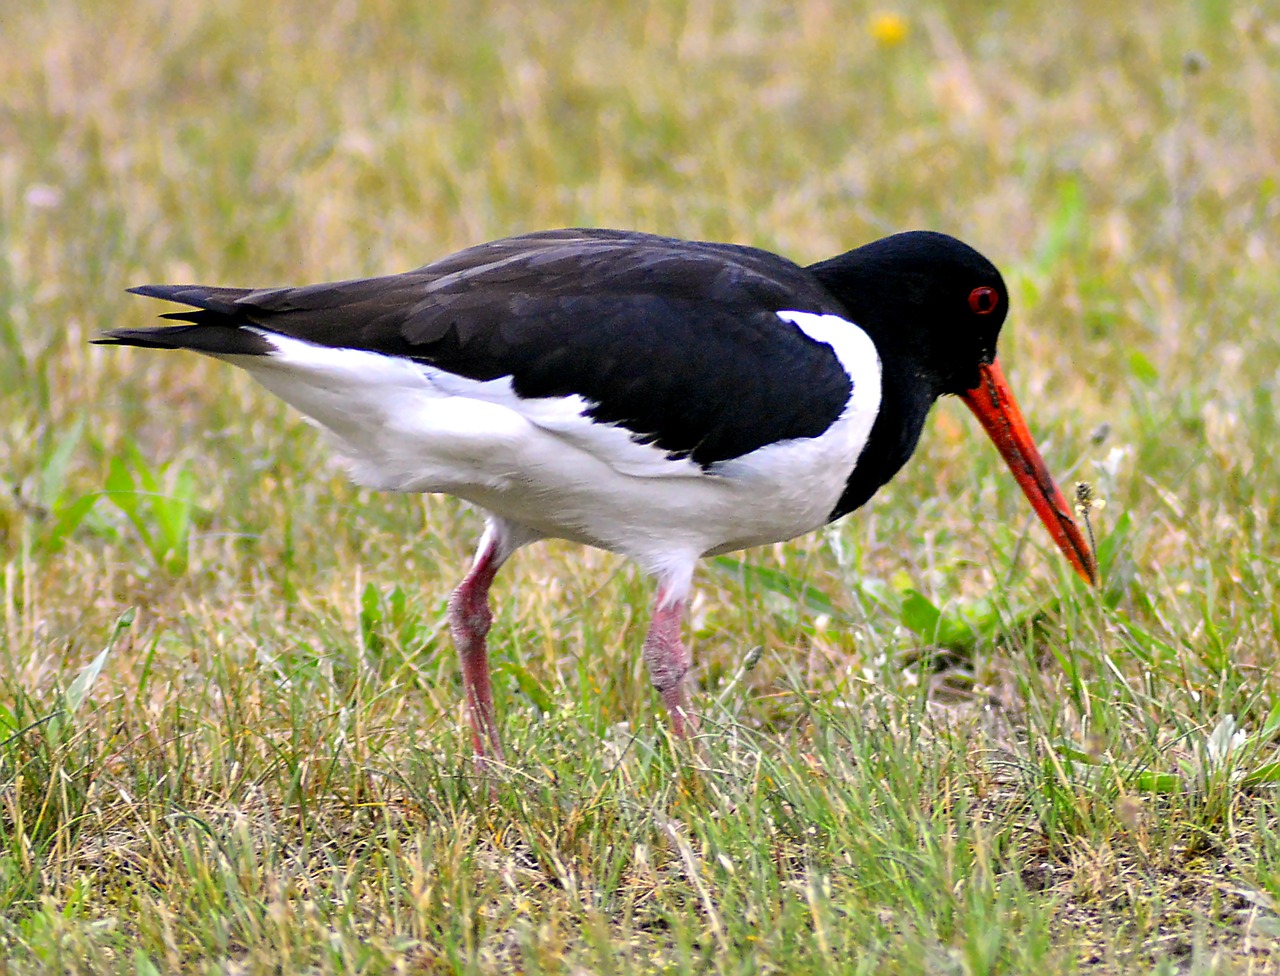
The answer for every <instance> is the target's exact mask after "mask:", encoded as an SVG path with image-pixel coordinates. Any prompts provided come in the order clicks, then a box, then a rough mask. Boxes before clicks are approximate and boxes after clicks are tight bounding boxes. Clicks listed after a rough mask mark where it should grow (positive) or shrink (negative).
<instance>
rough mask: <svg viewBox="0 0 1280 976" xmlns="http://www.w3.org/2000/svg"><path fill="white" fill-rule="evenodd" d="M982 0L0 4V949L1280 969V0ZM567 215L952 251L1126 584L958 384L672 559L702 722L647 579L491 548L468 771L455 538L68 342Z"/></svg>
mask: <svg viewBox="0 0 1280 976" xmlns="http://www.w3.org/2000/svg"><path fill="white" fill-rule="evenodd" d="M1007 7H1008V9H1001V8H1000V6H998V5H996V4H987V3H980V2H977V0H961V2H957V3H953V4H940V3H924V4H918V5H917V4H911V5H905V4H904V5H903V6H902V7H901V8H899V9H898V11H897V12H896V13H893V12H890V13H885V12H877V11H876V10H873V9H871V8H868V7H864V6H862V5H857V4H854V5H844V4H837V3H832V2H822V0H815V2H812V3H805V4H801V5H797V6H796V7H795V8H794V9H790V8H787V7H785V6H784V5H779V4H770V3H764V2H758V0H734V2H729V0H640V2H637V3H632V4H627V5H614V4H553V3H550V2H530V3H515V2H492V3H463V2H438V3H425V4H418V3H412V2H409V0H368V2H356V0H350V2H344V3H337V4H333V5H332V6H329V5H316V4H311V3H303V2H298V0H285V2H282V3H272V4H268V3H260V2H259V3H251V2H248V0H229V2H226V3H221V4H199V3H191V4H176V3H174V4H166V3H163V2H161V0H137V2H134V3H130V4H119V3H113V2H108V0H74V2H73V0H39V2H32V3H24V4H17V3H12V4H9V5H8V8H7V9H6V11H5V13H4V14H3V17H2V18H0V20H2V21H3V26H2V28H0V92H3V96H2V97H0V958H3V960H4V962H3V967H2V970H3V971H4V972H13V973H43V972H77V973H78V972H129V973H134V974H138V976H145V974H153V973H168V972H209V973H214V972H217V973H246V974H248V973H295V972H307V973H330V972H332V973H339V972H341V973H345V972H355V971H359V972H368V973H378V972H424V973H437V972H440V973H444V972H450V973H453V972H457V973H499V972H524V973H575V974H586V973H592V974H594V973H601V974H605V973H618V974H623V973H671V974H676V973H708V972H710V973H733V974H748V973H784V974H803V973H831V972H850V973H876V974H885V973H890V974H892V973H930V974H935V973H936V974H946V973H968V974H989V973H1035V974H1037V976H1048V974H1058V973H1090V974H1092V973H1100V974H1111V973H1125V972H1156V973H1167V974H1173V973H1188V974H1190V973H1196V974H1207V973H1265V972H1276V971H1280V792H1277V789H1278V787H1277V784H1278V783H1280V752H1278V751H1277V746H1278V745H1280V698H1277V691H1280V675H1278V674H1277V669H1276V666H1275V661H1276V655H1277V639H1278V637H1280V604H1278V603H1277V597H1278V593H1277V582H1278V577H1280V542H1278V541H1277V527H1278V524H1280V471H1278V470H1277V460H1276V452H1275V451H1274V449H1273V446H1274V444H1275V441H1276V439H1277V435H1278V432H1280V423H1278V421H1277V411H1278V407H1280V341H1278V340H1277V333H1276V328H1277V309H1278V307H1280V303H1278V301H1277V299H1278V297H1280V163H1278V160H1280V10H1277V8H1276V7H1275V5H1274V4H1271V3H1269V2H1266V3H1262V4H1257V5H1247V4H1232V3H1228V2H1225V0H1205V2H1202V3H1191V4H1156V3H1146V4H1138V5H1126V4H1118V3H1104V2H1101V0H1084V2H1081V3H1078V4H1048V3H1041V4H1019V5H1007ZM575 225H593V226H613V227H630V228H638V229H642V230H649V231H655V232H660V233H666V234H672V235H678V236H686V237H696V238H703V239H717V240H730V241H736V242H740V243H749V244H755V245H759V246H763V247H767V248H770V249H772V250H776V251H779V252H781V253H784V254H787V255H788V256H790V257H793V258H795V259H797V260H800V261H805V262H808V261H814V260H818V259H820V258H824V257H827V256H830V255H832V254H835V253H838V252H840V251H843V250H846V249H848V248H850V247H853V246H856V245H858V244H861V243H863V242H865V241H868V240H871V239H873V238H875V237H879V236H882V235H884V234H886V233H890V232H892V231H896V230H905V229H909V228H916V227H925V228H932V229H936V230H942V231H947V232H949V233H953V234H955V235H957V236H959V237H961V238H963V239H965V240H967V241H968V242H970V243H972V244H973V245H974V246H976V247H978V248H979V249H980V250H982V251H983V252H984V253H986V254H987V255H988V256H989V257H990V258H991V259H992V260H993V261H995V263H996V264H997V265H999V266H1000V267H1001V269H1002V270H1003V272H1004V274H1005V277H1006V279H1007V280H1008V281H1009V283H1010V287H1011V291H1012V296H1013V305H1014V307H1013V311H1012V313H1011V315H1010V319H1009V324H1008V325H1007V327H1006V330H1005V333H1004V335H1003V337H1002V340H1001V357H1002V360H1003V362H1004V364H1005V367H1006V369H1007V371H1008V372H1009V375H1010V378H1011V381H1012V383H1013V385H1014V387H1015V388H1016V390H1017V392H1018V394H1019V398H1020V400H1021V401H1022V405H1023V407H1024V408H1025V409H1026V411H1027V413H1028V415H1029V418H1030V420H1031V425H1032V428H1033V430H1034V432H1035V433H1036V436H1037V439H1038V441H1039V442H1040V444H1041V447H1042V448H1043V450H1044V452H1045V455H1046V458H1047V460H1048V462H1049V466H1050V468H1051V470H1053V471H1054V473H1055V475H1056V476H1057V477H1058V479H1059V481H1060V482H1061V483H1062V484H1063V485H1064V486H1065V487H1066V488H1067V490H1068V491H1070V489H1071V486H1072V485H1073V484H1074V483H1075V482H1077V481H1087V482H1089V483H1090V484H1092V485H1093V487H1094V490H1095V493H1096V494H1097V495H1098V496H1099V497H1101V498H1102V499H1103V500H1104V501H1105V507H1095V509H1094V510H1093V511H1092V512H1091V513H1090V522H1091V527H1092V531H1093V533H1094V536H1095V538H1096V540H1097V547H1098V552H1099V555H1100V560H1101V563H1102V566H1103V571H1104V573H1105V586H1104V587H1103V588H1101V589H1100V590H1098V591H1096V592H1093V591H1090V590H1088V588H1086V587H1085V586H1084V585H1083V584H1082V583H1080V582H1079V581H1078V580H1076V579H1075V578H1074V577H1073V576H1072V574H1071V572H1070V570H1069V568H1068V567H1067V565H1066V564H1065V562H1064V560H1063V559H1062V558H1061V556H1060V554H1059V553H1058V552H1057V551H1056V550H1055V549H1054V548H1053V546H1052V544H1051V543H1050V542H1049V541H1048V539H1047V536H1046V535H1045V533H1044V532H1043V529H1042V528H1041V526H1040V525H1039V523H1038V522H1036V521H1035V520H1034V517H1033V515H1032V513H1031V511H1030V509H1029V508H1028V506H1027V505H1026V502H1025V499H1023V498H1022V496H1021V495H1020V494H1019V492H1018V491H1017V488H1016V485H1015V484H1014V482H1013V481H1012V479H1010V478H1009V477H1008V474H1007V472H1006V471H1005V470H1004V469H1003V466H1002V464H1001V462H1000V459H999V457H998V456H997V455H996V453H995V451H994V450H992V448H991V446H990V444H989V443H988V442H987V441H986V439H985V437H984V436H983V435H982V433H981V431H980V430H979V429H978V427H977V425H976V424H974V423H973V422H972V420H971V418H970V417H969V416H968V414H967V411H965V410H964V409H963V407H962V405H960V404H958V403H956V402H954V401H947V402H942V403H940V404H939V405H938V407H936V408H935V410H934V413H933V415H932V416H931V419H930V423H929V427H928V430H927V433H926V435H925V438H924V440H923V442H922V444H921V447H920V450H919V453H918V454H917V456H916V458H915V459H914V460H913V462H912V463H911V464H910V465H909V466H908V467H907V469H906V470H905V471H904V472H903V473H902V474H901V475H900V476H899V477H898V478H897V479H896V480H895V481H894V482H893V483H892V484H891V485H890V486H889V487H887V488H886V489H885V490H883V491H882V492H881V493H880V494H879V495H878V496H877V497H876V498H875V499H874V500H873V501H872V502H871V503H870V504H869V505H868V506H867V507H866V508H865V509H863V510H861V511H860V512H857V513H855V514H854V515H852V516H850V517H848V518H846V519H844V520H843V521H841V522H839V523H837V524H835V525H833V526H830V527H828V529H827V530H825V531H823V532H819V533H814V534H812V535H810V536H808V537H805V538H801V539H799V540H796V541H794V542H792V543H788V544H785V545H779V546H776V547H770V548H766V549H760V550H754V551H750V552H746V553H740V554H734V555H731V556H727V557H720V558H718V559H714V560H708V561H706V562H705V563H704V565H703V568H702V570H701V571H700V573H699V575H698V577H697V579H696V581H695V586H696V591H697V594H698V595H697V599H696V602H695V604H694V608H693V614H692V618H693V619H692V622H691V626H690V628H689V634H690V636H691V639H692V643H693V647H694V653H695V659H696V661H697V663H698V672H697V678H698V683H699V690H698V692H697V695H696V699H695V700H696V701H697V703H698V704H699V707H700V708H701V709H702V710H703V711H704V713H705V715H706V717H707V720H706V722H705V723H704V726H703V730H702V735H701V736H700V741H699V746H698V748H697V749H690V748H688V747H686V746H684V745H682V744H680V743H677V742H673V741H672V740H671V739H670V738H669V737H668V735H667V733H666V726H665V721H664V715H663V711H662V707H661V703H660V701H659V700H658V698H657V696H656V695H655V694H654V693H653V692H652V690H651V689H650V686H649V683H648V679H647V676H646V675H645V673H644V668H643V665H642V662H641V656H640V643H641V640H642V638H643V634H644V630H645V627H646V625H647V615H648V608H649V604H650V601H651V598H652V584H651V583H650V582H649V581H648V580H647V579H645V578H644V577H643V576H642V575H641V574H640V573H638V572H637V571H636V570H635V569H634V567H632V566H630V565H628V564H626V563H624V562H623V561H622V560H620V559H618V558H616V557H614V556H611V555H608V554H604V553H600V552H595V551H584V550H582V549H580V548H577V547H574V546H570V545H567V544H561V543H545V544H540V545H538V546H534V547H531V548H530V549H528V550H526V551H524V552H522V553H521V554H519V555H518V556H517V557H516V558H515V560H513V562H512V563H511V564H510V565H509V566H508V567H507V568H505V569H504V571H503V573H502V574H501V575H500V577H499V580H498V583H497V585H496V587H495V594H496V596H497V601H498V602H497V618H498V619H497V623H496V626H495V629H494V634H493V642H492V647H493V651H492V653H493V659H494V662H495V667H496V670H497V676H496V689H497V695H498V699H499V711H500V716H501V722H502V725H503V728H504V733H505V736H506V740H507V745H508V759H509V763H508V767H507V768H505V769H504V770H502V771H501V773H500V774H499V775H497V776H494V777H492V778H486V777H484V776H480V775H478V774H477V772H476V770H475V768H474V767H473V765H472V763H471V762H470V759H469V751H470V744H469V740H468V737H467V734H466V732H465V726H464V725H463V722H462V715H461V709H460V705H459V702H460V698H461V683H460V679H459V676H458V673H457V668H456V660H455V656H454V652H453V649H452V646H451V644H450V642H449V639H448V633H447V627H446V626H445V622H444V615H445V602H446V600H447V598H448V594H449V592H450V589H451V588H452V586H453V585H454V584H455V583H456V582H457V580H458V579H459V578H460V577H461V575H462V573H463V572H464V570H465V567H466V565H467V562H468V558H469V555H470V552H471V549H472V547H473V546H474V545H475V542H476V539H477V536H478V532H479V527H480V520H479V518H478V517H477V516H476V515H475V514H473V513H471V512H469V511H467V510H466V509H465V507H464V506H462V505H460V504H459V503H457V502H455V501H453V500H451V499H448V498H441V497H417V496H393V495H384V494H376V493H370V492H365V491H361V490H357V489H355V488H353V487H351V486H349V485H348V484H347V483H346V482H345V481H344V479H343V477H342V476H341V474H340V472H339V471H337V470H336V469H335V468H334V467H333V466H332V464H331V463H330V462H329V460H328V457H327V455H326V452H325V449H324V447H323V445H322V444H321V442H320V441H319V439H318V438H317V437H316V436H315V433H314V432H313V431H312V430H311V429H309V428H308V427H307V426H306V425H305V424H303V423H302V422H301V421H300V419H299V418H298V417H297V416H296V415H295V414H293V413H291V412H290V411H289V409H288V408H286V407H285V406H284V405H282V404H280V403H279V402H277V401H276V400H274V399H272V398H270V397H269V396H268V395H267V394H266V393H265V392H263V391H261V390H260V389H258V388H257V387H255V386H254V385H253V384H252V383H251V381H249V380H248V378H247V377H245V376H243V375H240V374H239V373H237V372H236V371H235V370H233V369H231V368H230V367H227V366H225V365H222V364H219V363H217V362H214V361H212V360H205V359H201V358H200V357H197V356H192V355H164V354H160V353H152V352H147V351H144V350H124V349H116V348H106V347H100V346H92V345H90V344H89V343H88V340H89V339H90V338H91V337H93V336H94V335H95V334H96V333H97V332H99V331H100V330H102V329H105V328H110V327H119V326H137V325H143V324H150V323H152V322H154V316H155V314H156V313H157V312H158V311H162V310H163V309H162V308H161V307H160V306H159V305H158V303H156V302H153V301H149V300H144V299H140V298H135V297H132V296H128V295H126V294H125V293H124V289H125V288H126V287H129V286H131V285H136V284H142V283H145V282H176V281H187V280H192V281H200V282H208V283H214V284H242V285H276V284H300V283H304V282H308V281H317V280H323V279H327V278H342V277H354V276H358V275H365V274H374V273H389V272H393V271H401V270H406V269H409V268H412V267H415V266H417V265H420V264H423V263H426V262H427V261H429V260H432V259H434V258H436V257H440V256H443V255H444V254H447V253H449V252H450V251H452V250H455V249H458V248H460V247H463V246H466V245H469V244H474V243H478V242H480V241H483V240H488V239H491V238H495V237H501V236H505V235H508V234H514V233H519V232H522V231H528V230H535V229H540V228H546V227H555V226H575Z"/></svg>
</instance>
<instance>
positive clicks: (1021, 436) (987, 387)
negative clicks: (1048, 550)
mask: <svg viewBox="0 0 1280 976" xmlns="http://www.w3.org/2000/svg"><path fill="white" fill-rule="evenodd" d="M978 370H979V374H980V376H981V379H980V381H979V382H978V385H977V386H975V387H974V388H973V389H972V390H968V391H966V392H964V393H962V394H960V399H962V400H963V401H964V402H965V403H966V404H968V406H969V409H970V410H972V411H973V413H974V415H975V416H976V417H977V418H978V421H979V423H981V424H982V427H983V429H984V430H985V431H986V432H987V436H989V437H990V438H991V440H992V441H994V442H995V445H996V447H997V448H998V449H999V450H1000V454H1001V456H1002V457H1003V458H1004V460H1005V463H1006V464H1008V465H1009V470H1010V471H1012V472H1013V476H1014V477H1015V478H1016V479H1017V480H1018V484H1019V485H1020V486H1021V488H1022V491H1023V494H1025V495H1026V496H1027V500H1028V501H1030V502H1031V507H1032V508H1034V509H1035V510H1036V514H1037V515H1039V516H1040V521H1041V522H1043V523H1044V525H1045V528H1047V529H1048V530H1049V534H1050V535H1051V536H1053V541H1054V542H1056V543H1057V544H1058V548H1059V549H1061V550H1062V552H1063V554H1064V555H1065V556H1066V557H1067V560H1068V561H1069V562H1070V563H1071V565H1072V566H1073V567H1075V571H1076V572H1077V573H1079V574H1080V575H1081V577H1083V578H1084V580H1085V582H1086V583H1088V584H1089V585H1090V586H1097V585H1098V565H1097V563H1096V562H1095V561H1094V558H1093V551H1092V550H1091V549H1090V548H1089V545H1088V543H1087V542H1085V538H1084V536H1083V535H1082V534H1081V532H1080V529H1079V527H1078V526H1077V525H1076V523H1075V520H1074V519H1073V518H1072V517H1071V508H1070V507H1069V506H1068V505H1067V501H1066V499H1065V498H1063V497H1062V492H1061V491H1059V490H1058V486H1057V485H1056V484H1054V482H1053V478H1052V477H1051V476H1050V474H1049V469H1048V468H1047V467H1045V463H1044V458H1042V457H1041V456H1040V451H1039V449H1038V448H1037V447H1036V443H1035V441H1033V440H1032V439H1031V432H1030V431H1029V430H1028V429H1027V422H1026V421H1025V420H1023V419H1022V411H1021V410H1019V409H1018V401H1017V400H1015V399H1014V398H1013V392H1012V391H1011V390H1010V389H1009V384H1008V383H1007V382H1006V381H1005V378H1004V370H1002V369H1001V368H1000V360H998V359H996V360H993V361H992V363H991V364H990V365H989V366H988V365H981V366H979V367H978Z"/></svg>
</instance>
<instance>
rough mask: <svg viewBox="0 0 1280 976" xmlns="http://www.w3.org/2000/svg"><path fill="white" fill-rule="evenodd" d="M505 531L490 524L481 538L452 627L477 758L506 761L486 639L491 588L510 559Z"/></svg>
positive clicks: (456, 594) (456, 597) (453, 607)
mask: <svg viewBox="0 0 1280 976" xmlns="http://www.w3.org/2000/svg"><path fill="white" fill-rule="evenodd" d="M504 548H505V547H504V546H503V545H502V537H501V533H500V532H497V531H495V530H494V527H493V526H492V525H490V527H489V528H488V529H487V530H486V531H485V534H484V538H483V539H481V540H480V548H479V549H477V550H476V556H475V561H474V562H473V563H472V564H471V569H470V571H469V572H468V573H467V575H466V576H465V577H464V578H463V580H462V582H461V583H459V584H458V588H457V589H456V590H454V591H453V595H452V596H450V597H449V629H450V630H451V631H452V632H453V642H454V644H455V645H456V646H457V648H458V656H459V657H460V658H461V659H462V685H463V688H465V689H466V693H467V721H468V722H470V723H471V741H472V743H473V744H474V745H475V750H476V758H477V759H481V760H483V759H485V758H491V759H496V760H498V761H499V762H501V761H502V742H501V740H500V739H499V736H498V717H497V715H496V714H495V713H494V709H493V689H492V687H491V686H490V684H489V652H488V648H487V647H486V646H485V638H486V636H487V635H488V633H489V626H490V625H491V624H492V623H493V611H492V610H490V609H489V587H490V585H492V583H493V577H494V575H495V574H496V573H497V572H498V567H499V566H501V565H502V563H503V562H504V561H505V560H506V556H507V555H508V553H506V552H504V551H503V550H504Z"/></svg>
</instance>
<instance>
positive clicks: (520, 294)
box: [102, 229, 851, 468]
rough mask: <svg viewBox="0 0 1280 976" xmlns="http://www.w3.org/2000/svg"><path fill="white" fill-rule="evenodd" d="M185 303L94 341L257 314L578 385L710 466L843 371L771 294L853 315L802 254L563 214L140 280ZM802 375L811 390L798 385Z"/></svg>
mask: <svg viewBox="0 0 1280 976" xmlns="http://www.w3.org/2000/svg"><path fill="white" fill-rule="evenodd" d="M132 291H134V292H135V293H137V294H140V295H148V296H152V297H155V298H163V299H167V300H170V301H176V302H183V303H185V304H188V305H192V306H194V310H193V311H188V312H177V313H172V314H170V315H167V316H166V318H169V319H174V320H178V321H182V322H185V323H187V325H185V326H175V327H170V328H168V329H118V330H115V331H111V332H108V333H106V334H105V335H104V336H103V340H102V341H106V342H116V343H125V344H133V345H144V346H152V347H173V348H187V349H195V350H198V351H202V352H209V353H214V354H219V355H235V354H239V355H262V354H266V353H267V352H269V351H270V348H271V347H270V345H269V344H268V343H267V342H265V341H264V340H263V339H262V338H261V337H260V336H258V335H257V334H256V333H255V332H252V331H248V330H245V329H243V328H241V327H242V326H258V327H261V328H263V329H265V330H268V331H271V332H277V333H280V334H283V335H287V336H292V337H294V338H297V339H303V340H306V341H308V342H313V343H317V344H319V345H325V346H333V347H341V348H352V349H364V350H370V351H373V352H378V353H383V354H386V355H392V356H402V357H407V358H411V359H415V360H419V361H422V362H425V363H430V364H431V365H433V366H437V367H439V368H441V369H444V370H447V371H449V372H451V373H455V374H458V375H460V376H465V377H468V378H470V379H477V380H490V379H496V378H498V377H503V376H510V377H512V380H513V386H514V389H515V391H516V393H517V394H518V395H520V396H522V397H530V398H532V397H560V396H568V395H571V394H577V395H578V396H581V397H583V398H584V399H586V400H588V401H590V403H591V404H592V406H591V408H590V410H589V411H588V412H589V415H590V416H591V417H592V418H593V419H595V420H598V421H600V422H603V423H614V424H619V425H621V426H623V427H626V428H627V429H628V430H630V431H633V432H634V433H635V435H636V438H637V439H638V440H640V441H643V442H646V443H653V444H655V445H657V446H658V447H660V448H662V449H663V450H665V451H667V452H669V453H670V454H671V455H673V456H687V457H689V458H690V459H692V460H693V461H694V462H695V463H697V464H699V465H701V466H703V467H704V468H705V467H708V466H710V465H713V464H715V463H716V462H717V461H724V460H727V459H730V458H735V457H740V456H742V455H744V454H747V453H749V452H751V451H753V450H756V449H757V448H759V447H762V446H764V445H766V444H772V443H775V442H777V441H782V440H788V439H791V438H800V437H816V436H818V435H820V434H821V433H822V432H823V431H825V430H826V429H827V428H828V427H829V426H830V425H831V424H832V422H834V421H835V419H836V418H837V417H838V416H839V415H840V412H841V411H842V410H843V409H844V406H845V404H846V403H847V402H848V399H849V392H850V384H851V380H850V378H849V376H848V374H847V373H845V371H844V370H843V369H841V367H840V365H839V363H838V362H837V361H836V359H835V356H834V354H833V353H832V351H831V348H830V347H829V346H827V345H825V344H823V343H820V342H817V341H815V340H813V339H811V338H809V337H808V336H806V335H805V334H804V333H803V332H801V331H800V330H798V329H796V328H795V327H794V326H793V325H790V324H788V323H785V322H783V321H781V320H780V319H779V318H778V316H777V312H778V311H780V310H792V311H803V312H813V313H818V314H824V313H831V314H837V315H847V314H848V312H847V311H846V310H845V309H844V308H843V307H842V306H841V304H840V303H839V302H838V301H836V299H835V298H833V296H832V295H831V294H830V293H829V292H828V291H827V290H826V289H825V288H824V287H823V286H822V285H821V284H820V283H819V282H818V280H817V279H816V278H815V277H814V276H813V275H812V274H810V273H809V272H807V271H805V270H804V269H803V268H801V267H800V266H799V265H796V264H794V263H792V262H790V261H788V260H786V259H785V258H782V257H779V256H777V255H775V254H771V253H769V252H767V251H761V250H757V249H755V248H749V247H741V246H737V245H731V244H713V243H702V242H692V241H682V240H677V239H675V238H669V237H660V236H656V235H652V234H641V233H637V232H630V231H611V230H596V229H592V230H557V231H548V232H543V233H536V234H527V235H523V236H520V237H511V238H506V239H504V240H500V241H494V242H492V243H489V244H482V245H479V246H477V247H472V248H468V249H466V250H464V251H460V252H458V253H457V254H454V255H451V256H449V257H446V258H443V259H441V260H440V261H436V262H434V263H432V264H429V265H426V266H425V267H422V268H419V269H417V270H415V271H409V272H407V273H404V274H399V275H391V276H386V277H379V278H365V279H357V280H351V281H339V282H332V283H328V284H321V285H310V286H306V287H302V288H273V289H263V290H250V289H234V288H206V287H203V286H196V285H146V286H142V287H139V288H135V289H132ZM797 390H802V391H804V396H796V395H795V393H796V391H797Z"/></svg>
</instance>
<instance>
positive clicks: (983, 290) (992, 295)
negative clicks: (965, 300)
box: [969, 285, 1000, 315]
mask: <svg viewBox="0 0 1280 976" xmlns="http://www.w3.org/2000/svg"><path fill="white" fill-rule="evenodd" d="M999 304H1000V293H999V292H998V291H996V290H995V289H994V288H990V287H988V286H987V285H980V286H978V287H977V288H975V289H974V290H973V291H971V292H969V307H970V308H971V309H973V314H974V315H990V314H991V313H992V312H994V311H995V310H996V306H997V305H999Z"/></svg>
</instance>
